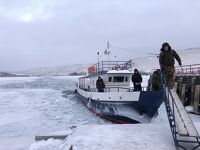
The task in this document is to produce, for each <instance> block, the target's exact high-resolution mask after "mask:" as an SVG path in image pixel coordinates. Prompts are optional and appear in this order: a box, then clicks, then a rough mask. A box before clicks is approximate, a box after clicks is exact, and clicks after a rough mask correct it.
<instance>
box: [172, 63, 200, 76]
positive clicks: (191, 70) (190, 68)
mask: <svg viewBox="0 0 200 150" xmlns="http://www.w3.org/2000/svg"><path fill="white" fill-rule="evenodd" d="M175 74H176V76H183V75H184V76H188V75H190V76H196V75H200V64H193V65H185V66H181V67H176V68H175Z"/></svg>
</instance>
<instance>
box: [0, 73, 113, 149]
mask: <svg viewBox="0 0 200 150" xmlns="http://www.w3.org/2000/svg"><path fill="white" fill-rule="evenodd" d="M76 82H77V77H42V78H39V77H38V78H0V110H1V111H0V150H5V149H6V150H18V149H20V150H22V149H27V148H28V147H29V146H30V145H31V143H33V142H34V136H35V135H38V134H46V133H50V132H57V131H66V130H69V128H70V127H71V126H73V125H85V124H89V125H92V124H106V123H108V124H110V122H107V121H105V120H102V119H100V118H98V117H96V116H95V115H94V114H92V113H91V112H89V111H88V110H87V109H86V108H85V107H83V105H82V104H81V103H80V102H79V101H77V99H76V97H75V95H74V88H75V83H76ZM63 91H64V93H63ZM64 95H65V96H64ZM11 143H12V144H11Z"/></svg>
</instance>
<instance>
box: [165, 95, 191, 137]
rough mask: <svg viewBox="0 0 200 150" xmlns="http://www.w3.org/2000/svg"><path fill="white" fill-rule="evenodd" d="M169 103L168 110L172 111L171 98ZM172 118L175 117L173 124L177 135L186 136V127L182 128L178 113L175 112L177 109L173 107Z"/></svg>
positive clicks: (182, 124)
mask: <svg viewBox="0 0 200 150" xmlns="http://www.w3.org/2000/svg"><path fill="white" fill-rule="evenodd" d="M169 102H170V108H171V110H173V104H172V98H171V97H170V98H169ZM174 116H175V123H176V129H177V132H178V134H179V135H183V136H188V132H187V129H186V127H185V126H184V123H183V121H182V119H181V117H180V115H179V112H178V110H177V107H176V106H175V105H174Z"/></svg>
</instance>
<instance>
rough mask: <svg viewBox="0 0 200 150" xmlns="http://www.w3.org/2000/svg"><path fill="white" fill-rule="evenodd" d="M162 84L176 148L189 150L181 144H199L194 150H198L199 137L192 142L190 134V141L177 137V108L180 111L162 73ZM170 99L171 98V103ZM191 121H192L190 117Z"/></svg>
mask: <svg viewBox="0 0 200 150" xmlns="http://www.w3.org/2000/svg"><path fill="white" fill-rule="evenodd" d="M161 84H162V88H163V96H164V103H165V108H166V112H167V116H168V120H169V124H170V128H171V132H172V136H173V139H174V143H175V146H176V147H177V148H178V147H180V148H182V149H184V150H187V148H186V147H185V146H184V145H182V144H181V143H197V146H195V147H194V148H193V149H192V150H194V149H196V148H198V147H199V146H200V141H199V139H200V138H199V136H198V137H196V138H195V140H190V135H189V134H188V138H189V140H184V139H183V138H180V137H181V135H178V136H177V134H178V133H177V126H176V123H177V122H176V117H175V113H176V112H175V107H176V108H177V109H178V106H177V104H176V103H175V100H174V97H173V95H172V92H171V90H170V88H169V87H168V86H167V84H166V81H165V79H164V76H163V74H162V72H161ZM170 98H171V102H170ZM170 103H171V104H170ZM170 106H171V107H170ZM189 119H190V121H191V118H190V117H189ZM191 122H192V121H191ZM192 125H193V126H194V124H193V122H192ZM195 130H196V129H195ZM187 132H188V131H187Z"/></svg>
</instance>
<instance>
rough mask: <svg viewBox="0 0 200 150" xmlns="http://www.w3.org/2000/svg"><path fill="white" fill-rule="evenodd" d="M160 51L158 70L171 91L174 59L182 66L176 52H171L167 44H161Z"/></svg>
mask: <svg viewBox="0 0 200 150" xmlns="http://www.w3.org/2000/svg"><path fill="white" fill-rule="evenodd" d="M160 51H161V52H160V56H159V64H160V68H161V71H162V73H163V75H164V78H165V81H166V83H167V85H168V86H169V88H171V89H172V88H173V84H174V82H173V77H174V73H175V69H174V64H175V59H176V60H177V61H178V63H179V65H180V66H181V65H182V63H181V59H180V57H179V55H178V54H177V53H176V51H175V50H173V49H172V48H171V46H170V45H169V44H168V43H163V44H162V48H161V49H160ZM174 58H175V59H174Z"/></svg>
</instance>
